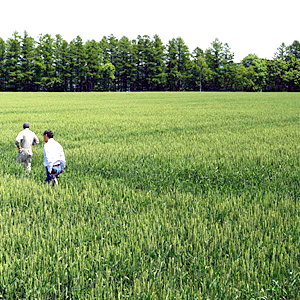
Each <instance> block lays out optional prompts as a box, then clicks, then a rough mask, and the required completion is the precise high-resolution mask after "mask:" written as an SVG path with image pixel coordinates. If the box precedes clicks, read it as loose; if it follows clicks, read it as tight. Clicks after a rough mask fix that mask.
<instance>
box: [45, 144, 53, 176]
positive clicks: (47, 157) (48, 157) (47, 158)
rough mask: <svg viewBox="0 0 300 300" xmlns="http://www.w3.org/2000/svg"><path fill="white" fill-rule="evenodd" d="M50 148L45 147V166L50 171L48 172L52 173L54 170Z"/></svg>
mask: <svg viewBox="0 0 300 300" xmlns="http://www.w3.org/2000/svg"><path fill="white" fill-rule="evenodd" d="M49 150H50V149H49V147H44V159H45V165H46V167H47V169H48V172H49V173H51V171H52V168H53V159H52V156H51V154H50V151H49Z"/></svg>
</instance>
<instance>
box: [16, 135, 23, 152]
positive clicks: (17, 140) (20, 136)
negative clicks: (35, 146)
mask: <svg viewBox="0 0 300 300" xmlns="http://www.w3.org/2000/svg"><path fill="white" fill-rule="evenodd" d="M21 141H22V135H21V134H20V133H19V134H18V136H17V137H16V146H17V148H18V149H19V150H21V149H22V147H21V146H20V143H21Z"/></svg>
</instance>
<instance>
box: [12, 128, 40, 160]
mask: <svg viewBox="0 0 300 300" xmlns="http://www.w3.org/2000/svg"><path fill="white" fill-rule="evenodd" d="M38 143H39V139H38V138H37V136H36V134H35V133H34V132H33V131H31V130H29V128H25V129H24V130H22V131H21V132H19V134H18V136H17V138H16V145H17V146H18V145H20V146H21V147H22V148H23V149H24V150H26V151H27V153H28V154H29V155H32V145H37V144H38Z"/></svg>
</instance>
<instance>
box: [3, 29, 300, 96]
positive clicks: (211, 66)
mask: <svg viewBox="0 0 300 300" xmlns="http://www.w3.org/2000/svg"><path fill="white" fill-rule="evenodd" d="M299 45H300V43H299V41H294V42H293V43H292V44H291V45H289V46H286V45H285V44H284V43H283V44H281V45H280V47H279V48H278V49H277V52H276V53H275V57H274V59H272V60H267V59H264V58H259V57H258V56H257V55H255V54H249V55H247V56H246V57H245V58H244V59H243V60H242V61H241V62H240V63H235V62H234V61H233V58H234V53H233V52H232V51H231V49H230V47H229V45H228V44H227V43H222V42H221V41H219V40H218V39H215V40H214V41H213V42H212V43H211V47H209V48H208V49H206V50H205V51H204V50H202V49H200V48H199V47H197V48H196V49H195V50H194V51H193V52H192V53H190V51H189V49H188V47H187V45H185V43H184V41H183V39H182V38H181V37H178V38H175V39H171V40H170V41H169V42H168V43H167V45H164V44H163V43H162V41H161V39H160V37H159V36H158V35H154V36H153V38H150V37H149V36H148V35H144V36H140V35H139V36H138V37H137V39H134V40H129V39H128V38H127V37H125V36H123V37H122V38H121V39H120V40H119V39H117V38H116V37H115V36H113V35H110V36H108V37H106V36H105V37H103V38H102V39H101V41H100V42H97V41H95V40H91V41H86V42H85V43H84V42H83V40H82V39H81V37H80V36H77V37H76V38H75V39H73V40H72V41H71V42H69V43H68V42H67V41H65V40H64V39H63V38H62V37H61V36H60V35H56V37H55V38H52V37H51V36H50V35H49V34H46V35H40V36H39V39H38V41H37V42H36V41H35V40H34V39H33V38H32V37H30V36H28V34H27V32H26V31H25V32H24V36H23V38H21V37H20V36H19V34H18V33H17V32H14V34H13V36H12V37H11V38H9V39H8V40H7V41H6V42H5V41H4V40H3V39H0V91H59V92H61V91H72V92H74V91H76V92H82V91H300V79H299V78H300V75H299V74H300V50H299V49H300V46H299Z"/></svg>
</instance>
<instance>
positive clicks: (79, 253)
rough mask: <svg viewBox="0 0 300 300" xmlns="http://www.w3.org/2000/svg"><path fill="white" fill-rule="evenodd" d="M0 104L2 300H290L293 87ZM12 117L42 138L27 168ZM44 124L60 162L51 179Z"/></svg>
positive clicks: (297, 164) (294, 199) (294, 237)
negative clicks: (55, 180)
mask: <svg viewBox="0 0 300 300" xmlns="http://www.w3.org/2000/svg"><path fill="white" fill-rule="evenodd" d="M0 105H1V109H0V128H1V140H0V299H299V298H298V297H299V296H298V294H299V295H300V203H299V200H300V180H299V178H300V95H299V94H297V93H268V94H265V93H0ZM24 121H28V122H30V123H31V129H32V130H33V131H34V132H36V134H37V135H38V137H39V138H40V140H41V143H40V145H38V146H36V147H34V149H33V150H34V157H33V162H32V168H33V170H32V173H31V174H30V175H26V173H25V169H24V166H23V165H20V164H18V163H17V162H16V155H17V148H16V147H15V145H14V142H15V138H16V136H17V134H18V132H19V131H20V130H22V124H23V122H24ZM47 128H50V129H52V130H53V132H54V138H55V139H56V140H57V141H58V142H60V143H61V144H62V146H63V147H64V150H65V155H66V159H67V170H66V172H65V173H64V174H63V175H62V176H61V178H60V183H59V186H57V187H55V188H51V187H49V186H45V185H44V184H43V180H44V179H45V170H44V167H43V166H42V163H43V138H42V133H43V131H44V130H45V129H47Z"/></svg>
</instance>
